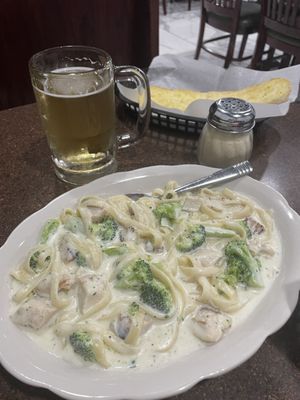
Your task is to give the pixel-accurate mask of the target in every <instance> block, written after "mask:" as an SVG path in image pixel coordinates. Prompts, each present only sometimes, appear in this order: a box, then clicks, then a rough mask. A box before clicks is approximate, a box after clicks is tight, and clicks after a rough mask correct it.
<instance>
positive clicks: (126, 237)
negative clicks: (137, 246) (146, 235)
mask: <svg viewBox="0 0 300 400" xmlns="http://www.w3.org/2000/svg"><path fill="white" fill-rule="evenodd" d="M136 238H137V234H136V232H135V229H134V228H133V227H132V226H129V227H128V229H122V230H121V231H120V241H121V242H131V241H132V242H134V241H135V240H136Z"/></svg>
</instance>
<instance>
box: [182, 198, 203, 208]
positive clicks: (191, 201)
mask: <svg viewBox="0 0 300 400" xmlns="http://www.w3.org/2000/svg"><path fill="white" fill-rule="evenodd" d="M201 203H202V201H201V199H199V198H198V197H196V196H190V197H187V198H186V199H185V200H184V203H183V207H182V209H183V211H189V212H196V211H199V209H200V207H201Z"/></svg>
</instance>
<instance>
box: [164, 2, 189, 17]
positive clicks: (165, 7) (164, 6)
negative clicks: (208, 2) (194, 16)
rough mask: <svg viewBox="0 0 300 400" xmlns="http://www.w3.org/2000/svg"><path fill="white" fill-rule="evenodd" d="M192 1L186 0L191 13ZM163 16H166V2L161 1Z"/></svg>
mask: <svg viewBox="0 0 300 400" xmlns="http://www.w3.org/2000/svg"><path fill="white" fill-rule="evenodd" d="M191 3H192V0H188V10H189V11H191ZM162 5H163V12H164V15H167V0H162Z"/></svg>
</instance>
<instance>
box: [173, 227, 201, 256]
mask: <svg viewBox="0 0 300 400" xmlns="http://www.w3.org/2000/svg"><path fill="white" fill-rule="evenodd" d="M205 236H206V235H205V228H204V226H203V225H191V226H189V227H187V228H186V229H185V230H184V231H183V233H181V234H180V235H179V236H178V237H177V239H176V241H175V246H176V249H177V250H179V251H181V252H183V253H186V252H188V251H191V250H195V249H196V248H197V247H200V246H201V245H202V244H203V243H204V241H205Z"/></svg>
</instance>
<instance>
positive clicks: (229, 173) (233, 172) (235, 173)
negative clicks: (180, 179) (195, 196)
mask: <svg viewBox="0 0 300 400" xmlns="http://www.w3.org/2000/svg"><path fill="white" fill-rule="evenodd" d="M252 171H253V168H252V166H251V164H250V162H249V161H243V162H241V163H238V164H235V165H233V166H231V167H227V168H224V169H220V170H218V171H216V172H214V173H213V174H211V175H209V176H206V177H205V178H200V179H197V180H196V181H193V182H190V183H187V184H186V185H183V186H179V187H178V188H176V189H175V192H176V193H182V192H186V191H187V190H192V189H200V188H203V187H208V186H214V185H218V184H220V183H224V182H228V181H231V180H232V179H235V178H237V177H241V176H244V175H248V174H250V173H251V172H252Z"/></svg>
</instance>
